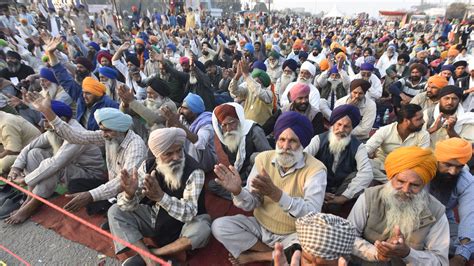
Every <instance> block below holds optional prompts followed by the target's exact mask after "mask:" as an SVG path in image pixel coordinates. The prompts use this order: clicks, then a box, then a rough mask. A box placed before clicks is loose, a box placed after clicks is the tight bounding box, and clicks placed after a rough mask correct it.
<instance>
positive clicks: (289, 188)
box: [253, 150, 326, 235]
mask: <svg viewBox="0 0 474 266" xmlns="http://www.w3.org/2000/svg"><path fill="white" fill-rule="evenodd" d="M275 157H276V152H275V151H274V150H272V151H265V152H261V153H260V154H259V155H257V157H256V158H255V166H256V167H257V170H258V172H259V173H261V172H262V169H265V171H266V172H267V173H268V176H269V177H270V179H271V180H272V182H273V184H275V185H276V186H277V187H278V188H280V189H281V190H282V191H283V192H284V193H286V194H288V195H289V196H290V197H298V198H304V190H303V187H304V184H305V182H306V178H308V177H311V176H314V175H315V174H316V173H317V172H318V171H320V170H323V169H324V170H325V169H326V167H324V165H323V164H322V163H321V162H320V161H318V160H316V159H315V158H314V157H313V156H311V155H309V154H307V153H305V154H304V160H305V166H304V167H303V168H301V169H296V170H295V171H294V172H293V173H291V174H288V175H286V176H284V177H282V176H281V175H280V171H279V170H278V168H277V166H276V164H273V163H272V160H273V159H274V158H275ZM253 215H254V216H255V218H256V219H257V221H258V222H259V223H260V224H261V225H262V226H263V227H264V228H265V229H267V230H268V231H270V232H272V233H274V234H278V235H287V234H291V233H294V232H296V227H295V221H296V218H295V217H292V216H291V215H290V214H289V213H287V212H284V211H283V210H282V208H281V207H280V205H279V204H278V202H274V201H273V200H271V199H270V198H269V197H267V196H265V197H264V198H263V202H262V204H261V205H260V206H259V207H258V208H256V209H255V210H254V212H253Z"/></svg>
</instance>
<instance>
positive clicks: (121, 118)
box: [25, 92, 147, 214]
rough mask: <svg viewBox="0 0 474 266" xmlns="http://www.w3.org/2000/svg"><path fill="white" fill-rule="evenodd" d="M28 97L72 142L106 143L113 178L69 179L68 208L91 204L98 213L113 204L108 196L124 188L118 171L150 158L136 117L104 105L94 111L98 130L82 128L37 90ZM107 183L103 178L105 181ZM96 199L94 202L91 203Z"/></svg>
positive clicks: (89, 208) (108, 165)
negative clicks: (64, 117)
mask: <svg viewBox="0 0 474 266" xmlns="http://www.w3.org/2000/svg"><path fill="white" fill-rule="evenodd" d="M25 98H26V101H27V102H28V103H30V104H31V105H33V107H35V108H36V110H38V111H40V112H41V113H43V115H44V117H45V118H46V119H47V120H48V121H49V123H50V124H51V125H52V126H53V128H54V131H55V132H56V133H57V134H58V135H59V136H60V137H61V138H63V139H64V140H66V141H67V142H69V143H71V144H95V145H99V146H105V157H106V159H107V160H106V163H107V170H108V179H109V181H108V182H107V183H105V184H100V183H93V182H90V179H74V180H71V181H70V182H69V188H70V190H69V192H72V193H74V194H72V195H69V197H71V198H72V200H71V201H70V202H68V203H67V204H66V205H65V206H64V208H65V209H66V210H68V211H72V212H75V211H78V210H79V209H81V208H82V207H85V206H86V205H89V206H88V212H89V213H90V214H91V213H96V212H100V211H103V210H104V209H106V208H108V207H109V206H110V204H109V202H108V201H107V200H108V199H111V198H113V197H116V196H117V194H118V193H119V192H120V190H121V188H120V179H119V178H118V175H119V174H120V171H121V170H122V169H127V170H128V171H131V170H132V169H133V168H134V167H138V166H139V165H140V164H141V163H142V162H143V160H145V158H146V154H147V148H146V145H145V142H144V141H143V140H142V139H141V138H140V137H139V136H138V135H137V134H135V133H134V132H133V131H132V130H130V129H129V128H130V126H131V125H132V118H131V117H130V116H129V115H127V114H124V113H122V112H120V111H119V110H118V109H115V108H101V109H98V110H97V111H96V112H95V113H94V117H95V120H96V121H97V124H98V125H99V127H100V130H97V131H88V130H82V131H78V130H77V128H74V127H72V126H71V125H70V124H68V123H66V122H65V121H63V120H61V119H60V118H59V117H57V115H56V114H55V113H54V112H53V110H51V103H50V101H49V100H48V99H45V98H44V97H42V96H40V95H39V94H37V93H31V92H30V93H28V94H27V95H26V97H25ZM102 183H103V182H102ZM90 203H94V204H90Z"/></svg>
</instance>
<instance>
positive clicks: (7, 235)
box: [0, 220, 120, 266]
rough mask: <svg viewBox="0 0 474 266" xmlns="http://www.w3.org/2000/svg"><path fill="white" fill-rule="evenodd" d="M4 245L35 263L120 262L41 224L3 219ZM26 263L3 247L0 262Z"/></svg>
mask: <svg viewBox="0 0 474 266" xmlns="http://www.w3.org/2000/svg"><path fill="white" fill-rule="evenodd" d="M0 245H2V246H4V247H5V248H7V249H9V250H11V251H12V252H13V253H15V254H17V255H18V256H19V257H20V258H22V259H23V260H25V261H26V262H27V263H29V264H31V265H35V266H36V265H99V264H100V263H101V262H105V265H120V263H119V262H118V260H115V259H112V258H108V257H105V256H104V255H103V254H100V253H99V252H97V251H95V250H92V249H90V248H87V247H85V246H83V245H81V244H79V243H75V242H72V241H70V240H68V239H65V238H63V237H61V236H60V235H58V234H57V233H56V232H54V231H52V230H49V229H46V228H44V227H42V226H41V225H39V224H36V223H34V222H31V221H29V220H28V221H27V222H25V223H23V224H22V225H15V226H12V225H7V224H5V223H4V222H3V221H0ZM2 262H3V263H4V264H6V265H8V266H10V265H23V264H22V263H21V262H20V261H19V260H18V259H16V258H14V257H13V256H11V255H10V254H8V253H7V252H5V251H4V250H3V249H1V247H0V266H4V264H2Z"/></svg>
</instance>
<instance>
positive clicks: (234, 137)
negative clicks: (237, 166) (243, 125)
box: [222, 127, 242, 153]
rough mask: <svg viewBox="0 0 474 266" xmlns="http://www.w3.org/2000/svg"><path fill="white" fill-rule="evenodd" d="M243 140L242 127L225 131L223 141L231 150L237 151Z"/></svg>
mask: <svg viewBox="0 0 474 266" xmlns="http://www.w3.org/2000/svg"><path fill="white" fill-rule="evenodd" d="M241 140H242V131H241V130H240V127H239V128H238V129H237V130H233V131H231V132H226V133H224V137H223V140H222V142H223V143H224V145H225V146H226V147H227V149H229V151H230V152H233V153H234V152H236V151H237V149H238V148H239V145H240V141H241Z"/></svg>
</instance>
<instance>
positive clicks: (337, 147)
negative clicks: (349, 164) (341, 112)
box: [329, 128, 351, 155]
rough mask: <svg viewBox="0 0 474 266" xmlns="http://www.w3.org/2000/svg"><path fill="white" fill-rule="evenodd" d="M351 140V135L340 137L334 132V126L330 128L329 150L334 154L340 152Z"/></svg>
mask: <svg viewBox="0 0 474 266" xmlns="http://www.w3.org/2000/svg"><path fill="white" fill-rule="evenodd" d="M349 142H351V135H348V136H344V137H342V138H339V137H338V136H336V134H334V132H333V130H332V128H331V129H330V130H329V151H330V152H331V153H332V154H334V155H335V154H340V153H341V152H342V151H343V150H344V149H345V148H346V147H347V145H349Z"/></svg>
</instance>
